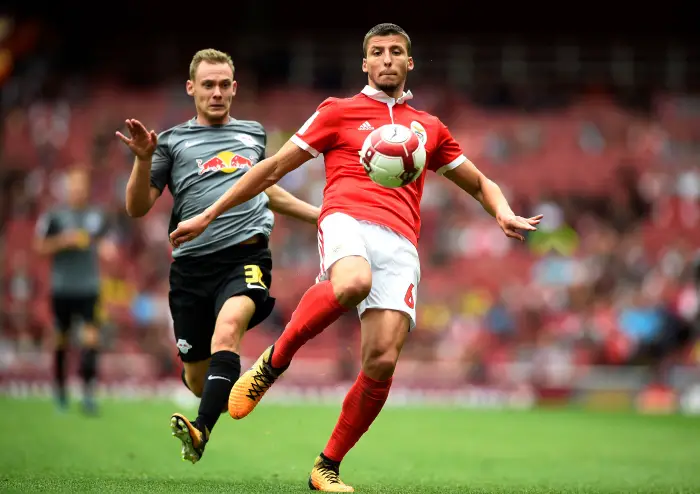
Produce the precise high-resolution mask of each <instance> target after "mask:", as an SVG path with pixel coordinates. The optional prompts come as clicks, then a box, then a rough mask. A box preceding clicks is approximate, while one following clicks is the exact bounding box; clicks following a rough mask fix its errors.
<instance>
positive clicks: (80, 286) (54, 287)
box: [35, 168, 108, 414]
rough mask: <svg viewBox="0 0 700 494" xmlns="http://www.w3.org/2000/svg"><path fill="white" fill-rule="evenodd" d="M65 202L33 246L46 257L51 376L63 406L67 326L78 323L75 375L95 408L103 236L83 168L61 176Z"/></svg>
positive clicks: (104, 225) (86, 404) (86, 406)
mask: <svg viewBox="0 0 700 494" xmlns="http://www.w3.org/2000/svg"><path fill="white" fill-rule="evenodd" d="M66 185H67V188H66V191H65V192H66V197H67V204H66V205H65V206H61V207H58V208H56V209H52V210H50V211H48V212H46V213H45V214H44V215H43V216H41V217H40V218H39V221H38V223H37V228H36V241H35V249H36V251H37V252H38V253H40V254H41V255H45V256H49V257H51V261H52V265H51V304H52V308H53V313H54V319H55V323H56V329H57V330H58V331H57V333H56V340H55V341H56V348H55V360H54V379H55V386H56V390H55V391H56V400H57V403H58V406H59V408H60V409H62V410H64V409H66V408H67V407H68V393H67V390H66V377H67V376H66V356H67V350H68V345H69V343H70V341H69V340H70V333H69V330H70V329H71V328H72V327H73V324H75V323H76V322H77V321H78V320H80V321H81V322H82V324H83V325H82V332H81V338H80V339H81V345H82V349H81V356H80V367H79V374H80V377H81V378H82V380H83V411H85V412H86V413H88V414H95V413H96V412H97V403H96V401H95V383H96V377H97V357H98V349H99V333H98V328H97V323H96V317H95V316H96V314H95V313H96V309H97V304H98V300H99V293H100V270H99V253H100V251H101V250H102V251H104V247H106V245H105V244H106V243H107V242H108V240H107V239H106V238H105V234H106V233H107V231H108V221H107V217H106V215H105V214H104V213H103V212H102V211H101V210H100V209H99V208H96V207H92V206H90V204H89V198H90V180H89V175H88V172H87V171H86V170H84V169H80V168H75V169H72V170H70V171H69V172H68V174H67V177H66Z"/></svg>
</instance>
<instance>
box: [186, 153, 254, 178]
mask: <svg viewBox="0 0 700 494" xmlns="http://www.w3.org/2000/svg"><path fill="white" fill-rule="evenodd" d="M197 166H198V167H199V174H200V175H204V174H205V173H207V172H219V171H221V172H224V173H233V172H234V171H236V170H249V169H250V168H251V167H252V166H253V162H252V161H250V159H248V158H246V157H245V156H241V155H240V154H236V153H234V152H231V151H222V152H221V153H219V154H217V155H216V156H214V157H213V158H209V159H208V160H207V161H204V160H200V159H198V160H197Z"/></svg>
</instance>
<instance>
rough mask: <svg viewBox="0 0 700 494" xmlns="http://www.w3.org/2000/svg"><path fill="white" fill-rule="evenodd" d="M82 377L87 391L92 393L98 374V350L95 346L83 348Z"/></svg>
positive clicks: (81, 356) (81, 357) (81, 360)
mask: <svg viewBox="0 0 700 494" xmlns="http://www.w3.org/2000/svg"><path fill="white" fill-rule="evenodd" d="M79 373H80V377H81V378H82V379H83V386H84V389H85V393H86V394H89V395H92V392H93V387H94V383H95V376H97V350H95V349H94V348H83V351H82V353H81V355H80V370H79Z"/></svg>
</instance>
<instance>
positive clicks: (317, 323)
mask: <svg viewBox="0 0 700 494" xmlns="http://www.w3.org/2000/svg"><path fill="white" fill-rule="evenodd" d="M347 310H348V309H346V308H345V307H343V306H342V305H340V304H339V303H338V300H337V299H336V298H335V293H334V292H333V286H332V285H331V282H330V281H322V282H320V283H316V284H315V285H314V286H312V287H311V288H309V289H308V290H307V291H306V293H305V294H304V296H303V297H301V300H300V301H299V305H298V306H297V309H296V310H295V311H294V313H293V314H292V320H291V321H289V324H287V327H285V328H284V332H283V333H282V335H281V336H280V337H279V338H278V339H277V341H276V342H275V350H274V352H273V353H272V362H271V363H272V367H277V368H278V369H281V368H283V367H285V366H287V365H288V364H289V362H291V361H292V357H294V354H295V353H297V351H298V350H299V349H300V348H301V347H302V346H303V345H304V343H306V342H307V341H309V340H310V339H311V338H313V337H314V336H317V335H319V334H320V333H321V332H322V331H323V330H324V329H326V328H327V327H328V326H330V325H331V324H332V323H334V322H335V321H336V320H337V319H338V318H339V317H340V316H341V314H343V313H344V312H347Z"/></svg>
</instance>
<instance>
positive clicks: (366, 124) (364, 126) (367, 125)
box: [357, 122, 374, 130]
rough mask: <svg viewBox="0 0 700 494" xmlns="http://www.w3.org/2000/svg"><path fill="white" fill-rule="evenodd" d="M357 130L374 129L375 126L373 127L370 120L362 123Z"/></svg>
mask: <svg viewBox="0 0 700 494" xmlns="http://www.w3.org/2000/svg"><path fill="white" fill-rule="evenodd" d="M357 130H374V127H372V124H371V123H369V122H365V123H363V124H362V125H360V126H359V127H358V128H357Z"/></svg>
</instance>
